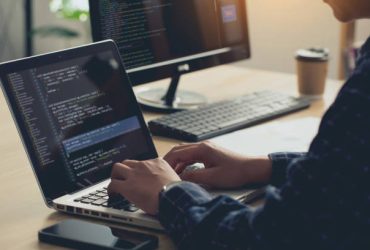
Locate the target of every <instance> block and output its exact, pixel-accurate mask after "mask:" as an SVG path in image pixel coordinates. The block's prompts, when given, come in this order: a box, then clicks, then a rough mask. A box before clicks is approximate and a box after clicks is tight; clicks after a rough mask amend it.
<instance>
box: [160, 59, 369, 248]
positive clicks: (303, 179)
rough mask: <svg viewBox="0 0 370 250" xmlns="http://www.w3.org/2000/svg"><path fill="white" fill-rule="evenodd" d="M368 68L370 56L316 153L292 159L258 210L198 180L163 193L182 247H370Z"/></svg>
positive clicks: (330, 115) (168, 220) (326, 123)
mask: <svg viewBox="0 0 370 250" xmlns="http://www.w3.org/2000/svg"><path fill="white" fill-rule="evenodd" d="M369 54H370V53H369ZM368 58H370V55H369V57H368ZM368 72H370V59H367V60H365V62H364V64H362V65H361V66H360V68H358V69H357V70H356V71H355V74H354V75H353V76H352V77H351V79H350V80H349V81H348V82H347V83H346V85H345V86H344V88H343V89H342V90H341V92H340V93H339V95H338V98H337V100H336V101H335V103H334V104H333V105H332V106H331V108H330V109H329V111H328V112H327V113H326V114H325V116H324V118H323V121H322V123H321V125H320V130H319V133H318V135H317V136H316V137H315V139H314V141H313V143H312V144H311V147H310V150H309V153H307V154H306V155H303V156H301V157H298V158H296V159H294V160H291V161H290V163H289V164H288V165H289V166H288V168H287V169H286V170H284V171H283V172H284V173H286V179H285V182H284V183H283V184H282V185H281V186H280V188H276V187H272V186H270V187H269V188H268V190H267V195H266V203H265V204H264V205H263V206H261V207H259V208H258V209H257V210H253V209H251V208H250V207H248V206H245V205H242V204H240V203H239V202H237V201H235V200H233V199H231V198H228V197H224V196H220V197H217V198H211V197H210V196H209V195H208V194H207V193H205V192H204V191H202V189H201V188H200V187H198V186H196V185H194V184H190V183H181V182H180V183H177V184H174V186H172V188H170V189H169V190H168V191H166V192H162V193H161V196H160V201H159V218H160V221H161V223H162V224H163V225H164V227H165V228H166V229H167V232H168V233H169V234H170V235H171V237H172V238H173V239H174V241H175V242H176V243H177V245H178V246H179V248H180V249H284V250H290V249H292V250H293V249H348V248H353V249H357V248H359V249H361V248H362V249H364V246H366V247H365V248H369V247H370V241H369V240H368V236H367V232H368V231H369V230H370V223H368V218H369V213H368V211H369V207H368V204H369V191H368V190H369V178H370V177H369V173H370V170H369V169H370V167H369V166H370V160H369V157H368V152H369V148H370V132H369V127H370V111H369V110H370V109H369V107H370V85H369V82H370V74H369V73H368ZM272 158H273V157H272ZM283 158H284V157H283ZM272 160H273V159H272ZM273 161H274V160H273ZM285 164H286V162H284V159H283V164H282V166H286V165H285ZM284 168H285V167H282V169H284ZM273 171H274V170H273ZM272 175H273V174H272ZM273 179H274V177H273ZM276 179H277V180H279V179H280V180H282V179H283V178H276Z"/></svg>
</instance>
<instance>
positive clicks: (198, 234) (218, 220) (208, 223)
mask: <svg viewBox="0 0 370 250" xmlns="http://www.w3.org/2000/svg"><path fill="white" fill-rule="evenodd" d="M159 204H160V205H159V214H158V216H159V220H160V222H161V223H162V225H163V227H164V228H165V229H166V231H167V233H168V234H169V235H170V236H171V238H172V239H173V240H174V242H175V244H176V245H177V247H178V248H179V249H246V248H247V247H248V245H252V244H253V242H254V241H255V239H254V236H253V232H252V230H251V228H250V226H249V215H250V214H253V210H252V209H251V208H249V207H247V206H245V205H243V204H241V203H239V202H237V201H235V200H233V199H231V198H229V197H226V196H219V197H216V198H212V197H211V196H210V195H209V194H208V193H207V192H206V191H205V190H203V189H202V188H201V187H200V186H198V185H196V184H193V183H189V182H180V183H176V184H175V185H173V186H172V187H171V188H170V189H169V190H168V191H165V192H162V193H161V194H160V202H159Z"/></svg>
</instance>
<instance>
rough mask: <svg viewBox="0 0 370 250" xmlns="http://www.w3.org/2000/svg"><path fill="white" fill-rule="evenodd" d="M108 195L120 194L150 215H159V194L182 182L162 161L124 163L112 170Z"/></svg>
mask: <svg viewBox="0 0 370 250" xmlns="http://www.w3.org/2000/svg"><path fill="white" fill-rule="evenodd" d="M111 178H112V180H111V183H110V184H109V186H108V193H109V194H110V195H111V194H120V195H122V196H124V197H125V198H126V199H127V200H129V201H130V202H132V203H134V204H135V205H136V206H137V207H139V208H141V209H142V210H143V211H145V212H146V213H148V214H152V215H155V214H157V213H158V203H159V192H160V191H161V190H162V188H163V187H164V186H165V185H167V184H170V183H172V182H176V181H181V179H180V177H179V176H178V175H177V174H176V172H175V171H174V170H173V169H172V168H171V166H170V165H168V163H167V162H166V161H165V160H163V159H161V158H158V159H154V160H148V161H123V162H122V163H116V164H114V166H113V170H112V177H111Z"/></svg>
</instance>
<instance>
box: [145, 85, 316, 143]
mask: <svg viewBox="0 0 370 250" xmlns="http://www.w3.org/2000/svg"><path fill="white" fill-rule="evenodd" d="M309 106H310V102H309V101H308V100H307V99H304V98H295V97H292V96H289V95H285V94H281V93H278V92H273V91H261V92H255V93H252V94H247V95H244V96H241V97H238V98H234V99H231V100H226V101H221V102H216V103H213V104H207V105H205V106H202V107H200V108H199V109H196V110H188V111H181V112H178V113H174V114H170V115H165V116H163V117H161V118H159V119H156V120H152V121H150V122H149V129H150V130H151V132H152V133H153V134H154V135H158V136H163V137H169V138H174V139H178V140H181V141H187V142H198V141H202V140H206V139H209V138H212V137H215V136H219V135H222V134H225V133H229V132H232V131H235V130H238V129H242V128H246V127H250V126H253V125H256V124H258V123H261V122H264V121H267V120H271V119H273V118H276V117H278V116H282V115H285V114H289V113H292V112H295V111H298V110H301V109H304V108H308V107H309Z"/></svg>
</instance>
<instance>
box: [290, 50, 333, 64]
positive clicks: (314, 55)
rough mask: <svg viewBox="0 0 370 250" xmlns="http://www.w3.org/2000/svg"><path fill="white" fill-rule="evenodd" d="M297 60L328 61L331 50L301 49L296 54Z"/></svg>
mask: <svg viewBox="0 0 370 250" xmlns="http://www.w3.org/2000/svg"><path fill="white" fill-rule="evenodd" d="M296 58H297V59H301V60H307V61H327V60H328V59H329V49H326V48H310V49H300V50H298V51H297V52H296Z"/></svg>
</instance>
